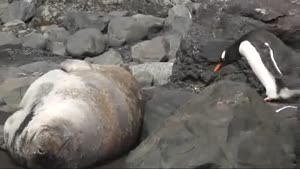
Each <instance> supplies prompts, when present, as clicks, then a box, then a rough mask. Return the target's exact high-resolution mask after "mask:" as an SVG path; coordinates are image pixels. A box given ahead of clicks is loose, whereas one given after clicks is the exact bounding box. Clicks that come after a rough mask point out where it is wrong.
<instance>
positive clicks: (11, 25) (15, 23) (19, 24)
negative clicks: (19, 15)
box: [2, 20, 26, 32]
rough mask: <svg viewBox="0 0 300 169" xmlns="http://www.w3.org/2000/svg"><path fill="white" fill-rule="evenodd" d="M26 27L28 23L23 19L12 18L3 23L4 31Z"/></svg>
mask: <svg viewBox="0 0 300 169" xmlns="http://www.w3.org/2000/svg"><path fill="white" fill-rule="evenodd" d="M24 29H26V24H25V23H24V22H23V21H21V20H12V21H10V22H7V23H5V24H4V25H3V28H2V31H4V32H16V31H17V30H24Z"/></svg>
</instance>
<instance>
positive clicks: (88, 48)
mask: <svg viewBox="0 0 300 169" xmlns="http://www.w3.org/2000/svg"><path fill="white" fill-rule="evenodd" d="M105 48H106V40H105V37H104V36H103V34H102V33H101V32H100V31H99V30H98V29H95V28H87V29H82V30H80V31H78V32H76V33H75V34H73V35H71V36H69V37H68V39H67V42H66V50H67V53H69V54H70V55H71V56H73V57H74V58H80V59H82V58H85V57H87V56H97V55H99V54H101V53H102V52H104V50H105Z"/></svg>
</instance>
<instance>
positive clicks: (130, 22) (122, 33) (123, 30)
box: [107, 17, 148, 47]
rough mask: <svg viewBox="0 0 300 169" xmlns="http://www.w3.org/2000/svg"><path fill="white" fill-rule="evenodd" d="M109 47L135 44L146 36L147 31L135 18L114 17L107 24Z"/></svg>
mask: <svg viewBox="0 0 300 169" xmlns="http://www.w3.org/2000/svg"><path fill="white" fill-rule="evenodd" d="M107 32H108V40H109V45H110V46H116V47H118V46H122V45H123V44H124V43H133V42H137V41H139V40H141V39H143V38H145V37H146V36H147V33H148V29H147V27H146V25H143V24H142V23H141V22H139V21H138V19H137V18H133V17H114V18H112V19H111V21H110V22H109V24H108V31H107Z"/></svg>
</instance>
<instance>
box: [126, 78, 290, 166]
mask: <svg viewBox="0 0 300 169" xmlns="http://www.w3.org/2000/svg"><path fill="white" fill-rule="evenodd" d="M274 113H275V112H274V111H273V110H272V108H271V107H270V106H268V105H266V104H265V103H264V102H263V100H262V99H261V98H260V96H259V95H257V94H256V93H255V92H254V91H253V89H251V88H249V87H248V86H247V85H246V84H243V83H236V82H228V81H223V82H218V83H216V84H214V85H211V86H209V87H207V88H206V89H205V90H204V91H203V92H201V94H199V95H197V96H194V97H193V98H191V99H190V100H189V101H188V102H187V103H186V104H184V105H182V106H181V107H180V108H179V109H178V110H177V111H176V114H174V115H173V116H171V117H169V118H168V119H167V121H165V123H164V124H163V126H162V127H161V128H160V129H159V131H158V132H155V134H153V135H151V136H150V137H148V138H147V139H146V140H144V141H143V142H142V143H141V144H140V145H139V146H138V147H137V148H136V149H135V150H133V151H132V152H131V153H130V154H129V157H128V158H127V160H126V162H127V165H128V166H130V167H131V168H141V167H143V168H149V167H155V168H174V167H176V168H191V167H192V168H193V167H196V166H205V165H209V164H212V165H215V166H219V167H221V168H244V167H245V168H249V167H250V168H258V167H260V168H282V167H283V168H290V167H293V160H294V159H295V154H294V153H292V154H291V150H293V149H294V140H293V136H292V134H291V133H286V130H285V128H284V126H280V125H279V121H278V119H277V118H276V117H275V116H274ZM283 132H284V133H283Z"/></svg>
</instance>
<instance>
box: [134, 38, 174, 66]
mask: <svg viewBox="0 0 300 169" xmlns="http://www.w3.org/2000/svg"><path fill="white" fill-rule="evenodd" d="M168 51H169V44H168V42H167V41H166V40H165V39H164V38H163V37H161V36H160V37H156V38H154V39H152V40H148V41H143V42H140V43H138V44H136V45H134V46H132V47H131V54H132V58H133V59H134V60H138V61H140V62H160V61H165V60H168V56H167V54H168Z"/></svg>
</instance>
